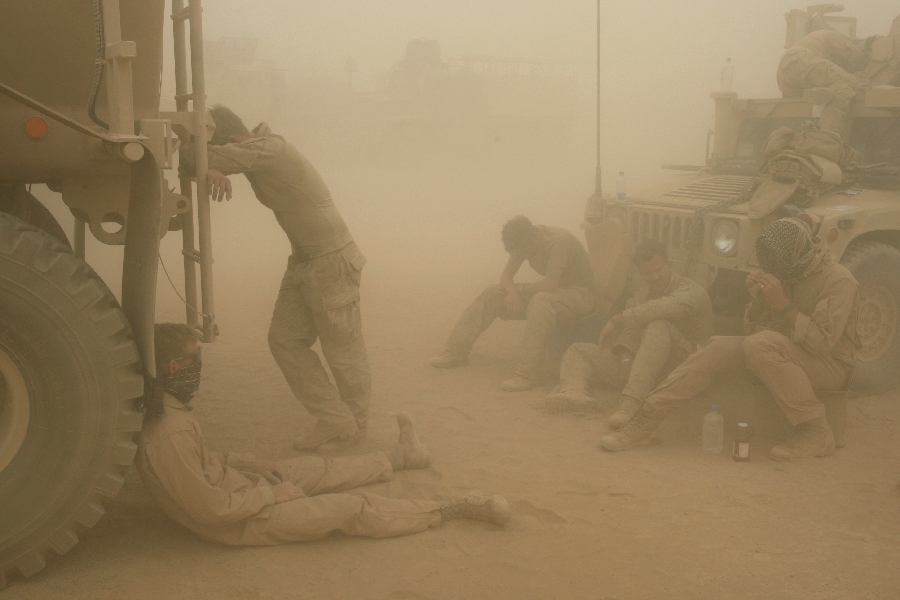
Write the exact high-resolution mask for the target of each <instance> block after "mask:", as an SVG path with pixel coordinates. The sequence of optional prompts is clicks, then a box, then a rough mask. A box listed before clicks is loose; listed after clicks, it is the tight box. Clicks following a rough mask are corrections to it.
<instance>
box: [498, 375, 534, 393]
mask: <svg viewBox="0 0 900 600" xmlns="http://www.w3.org/2000/svg"><path fill="white" fill-rule="evenodd" d="M540 385H541V380H540V379H532V378H531V377H524V376H522V375H516V376H515V377H513V378H512V379H507V380H506V381H504V382H503V383H501V384H500V389H501V390H503V391H504V392H526V391H528V390H533V389H534V388H536V387H538V386H540Z"/></svg>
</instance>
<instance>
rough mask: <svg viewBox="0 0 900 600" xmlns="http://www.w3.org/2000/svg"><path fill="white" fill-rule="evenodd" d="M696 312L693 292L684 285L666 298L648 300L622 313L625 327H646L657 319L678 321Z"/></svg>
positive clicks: (696, 305) (696, 306)
mask: <svg viewBox="0 0 900 600" xmlns="http://www.w3.org/2000/svg"><path fill="white" fill-rule="evenodd" d="M696 310H698V302H697V299H696V297H695V294H694V290H692V289H691V287H690V286H688V285H684V286H681V287H680V288H678V289H677V290H675V291H674V292H672V293H671V294H670V295H668V296H663V297H662V298H657V299H655V300H649V301H647V302H644V303H643V304H639V305H637V306H635V307H633V308H629V309H626V310H625V311H624V312H623V313H622V317H621V318H622V322H623V324H625V325H637V326H641V325H646V324H647V323H649V322H650V321H656V320H658V319H680V318H682V317H684V316H686V315H688V314H690V313H691V312H693V311H696Z"/></svg>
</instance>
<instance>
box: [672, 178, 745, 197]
mask: <svg viewBox="0 0 900 600" xmlns="http://www.w3.org/2000/svg"><path fill="white" fill-rule="evenodd" d="M752 179H753V178H752V177H741V176H737V175H713V176H712V177H704V178H703V179H699V180H697V181H695V182H693V183H691V184H689V185H686V186H684V187H682V188H678V189H677V190H672V191H671V192H666V193H665V194H663V196H668V197H669V198H690V199H691V200H706V201H709V202H720V201H722V200H727V199H728V198H733V197H735V196H737V195H739V194H741V193H743V191H744V190H745V189H747V186H748V185H749V184H750V181H751V180H752Z"/></svg>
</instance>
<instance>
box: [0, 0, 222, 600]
mask: <svg viewBox="0 0 900 600" xmlns="http://www.w3.org/2000/svg"><path fill="white" fill-rule="evenodd" d="M171 5H172V14H171V18H172V23H173V27H174V43H175V69H174V75H175V89H176V94H177V95H176V98H175V100H176V108H177V110H176V111H173V112H169V113H165V112H160V110H159V104H160V82H161V72H162V56H163V48H162V42H163V27H164V24H165V14H164V13H165V6H166V2H165V0H56V1H54V2H32V1H30V0H9V1H7V2H5V3H4V6H3V19H2V20H0V56H2V57H3V60H0V140H2V141H0V588H2V587H3V586H4V585H5V583H6V581H7V577H8V576H9V575H10V574H11V573H13V572H16V571H18V572H20V573H21V574H23V575H25V576H28V575H31V574H33V573H35V572H37V571H39V570H40V569H41V568H43V566H44V564H45V557H46V555H47V553H48V552H50V551H52V552H56V553H59V554H62V553H64V552H66V551H67V550H69V549H70V548H71V547H72V546H73V545H74V544H75V543H76V542H77V541H78V534H77V529H78V528H79V527H83V526H87V527H90V526H92V525H93V524H94V523H96V522H97V520H98V519H99V518H100V517H101V516H102V515H103V508H102V506H101V500H102V499H103V498H105V497H110V496H112V495H114V494H116V492H117V491H118V490H119V488H120V487H121V485H122V483H123V469H124V468H125V467H126V466H127V465H129V464H130V463H131V461H132V459H133V456H134V453H135V450H136V446H135V444H134V441H133V436H134V432H136V431H138V430H139V429H140V427H141V423H142V415H141V413H140V412H139V411H137V410H135V406H134V402H135V400H136V399H139V398H141V397H142V396H143V394H144V390H145V382H146V381H149V380H150V379H152V378H153V377H154V376H155V366H154V353H153V323H154V308H155V301H156V277H157V264H158V260H159V256H158V252H159V240H160V238H161V237H162V236H164V235H165V234H166V233H167V232H168V231H170V230H181V231H182V236H183V254H184V267H185V300H186V304H187V305H188V307H187V309H186V313H187V314H186V318H187V322H188V323H189V324H190V325H192V326H194V327H196V328H197V330H198V334H199V335H200V336H201V337H202V339H204V341H207V342H209V341H213V340H214V339H215V337H216V333H217V332H216V323H215V317H214V315H215V311H214V305H213V293H212V291H213V290H212V271H211V268H210V266H211V262H212V250H211V237H210V222H209V199H208V197H207V194H206V168H207V167H206V165H207V161H206V144H205V141H206V139H208V135H209V132H208V131H207V123H208V115H207V111H206V106H205V92H204V78H203V44H202V40H203V36H202V24H201V6H200V0H187V3H186V4H185V1H184V0H172V2H171ZM188 22H189V23H190V41H189V42H188V41H187V39H186V31H187V23H188ZM188 47H190V49H191V52H190V69H189V68H188V59H187V48H188ZM189 72H190V75H191V81H192V89H190V90H189V89H188V73H189ZM189 107H190V108H189ZM188 136H196V138H197V139H198V141H199V142H200V143H197V144H196V150H195V152H196V156H195V158H196V161H197V165H198V167H197V177H196V183H197V190H198V193H197V194H196V195H194V194H193V193H192V183H191V180H187V179H182V180H181V188H180V193H175V192H172V191H169V187H168V185H167V184H166V181H165V178H164V176H163V171H162V169H166V168H171V166H172V156H173V153H174V151H175V150H176V148H177V146H178V144H179V140H180V139H181V140H183V139H185V138H186V137H188ZM35 183H38V184H46V185H47V186H48V187H49V188H50V190H53V191H54V192H57V193H58V195H59V197H60V202H61V203H63V204H64V205H65V206H66V207H68V209H69V210H70V211H71V212H72V214H73V215H74V217H75V228H74V231H72V234H71V235H72V239H71V240H70V239H69V236H68V235H67V234H66V232H65V231H64V229H63V228H62V227H61V226H60V224H59V223H58V222H57V221H56V219H55V218H54V217H53V215H52V214H51V212H50V211H49V210H48V208H47V207H46V206H44V205H42V204H41V203H40V202H39V201H38V200H37V199H36V198H35V197H34V196H33V195H31V193H30V192H29V188H30V186H31V184H35ZM193 197H196V202H195V201H194V200H193ZM195 214H196V218H195ZM195 224H196V229H197V230H198V231H197V232H195ZM88 230H89V231H90V232H91V234H92V235H93V236H94V237H96V238H97V240H99V241H100V242H102V243H103V244H109V245H123V246H124V258H123V260H122V290H121V295H119V297H117V296H116V295H115V294H113V292H112V291H111V290H110V289H109V287H107V285H106V284H105V283H104V282H103V281H102V280H101V279H100V278H99V277H98V276H97V274H96V273H95V272H94V270H93V269H92V268H91V267H90V266H89V265H88V263H87V262H86V261H85V256H84V254H85V236H86V231H88ZM196 233H199V236H198V238H199V239H198V241H199V246H198V247H195V234H196ZM198 265H199V267H200V268H199V271H200V280H201V284H202V285H201V288H200V294H201V296H202V303H198V302H197V295H198V288H197V281H196V280H197V273H196V271H197V269H196V267H197V266H198Z"/></svg>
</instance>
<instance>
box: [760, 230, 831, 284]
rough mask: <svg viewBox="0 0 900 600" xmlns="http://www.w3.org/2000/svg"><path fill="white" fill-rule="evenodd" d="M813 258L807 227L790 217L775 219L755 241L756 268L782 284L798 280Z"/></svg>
mask: <svg viewBox="0 0 900 600" xmlns="http://www.w3.org/2000/svg"><path fill="white" fill-rule="evenodd" d="M817 255H818V253H817V252H816V250H815V247H814V246H813V240H812V234H811V233H810V231H809V226H808V225H807V224H806V223H805V222H803V221H801V220H800V219H797V218H794V217H786V218H784V219H778V220H777V221H775V222H774V223H772V224H771V225H769V226H768V227H766V228H765V229H764V230H763V232H762V233H761V234H759V237H758V238H756V259H757V260H758V261H759V266H760V267H762V270H763V271H765V272H766V273H769V274H770V275H774V276H775V277H777V278H778V279H780V280H782V281H792V280H795V279H799V278H800V277H802V276H803V274H804V273H805V272H806V270H807V268H808V267H809V266H810V265H811V264H812V262H813V261H814V260H815V258H816V257H817Z"/></svg>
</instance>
